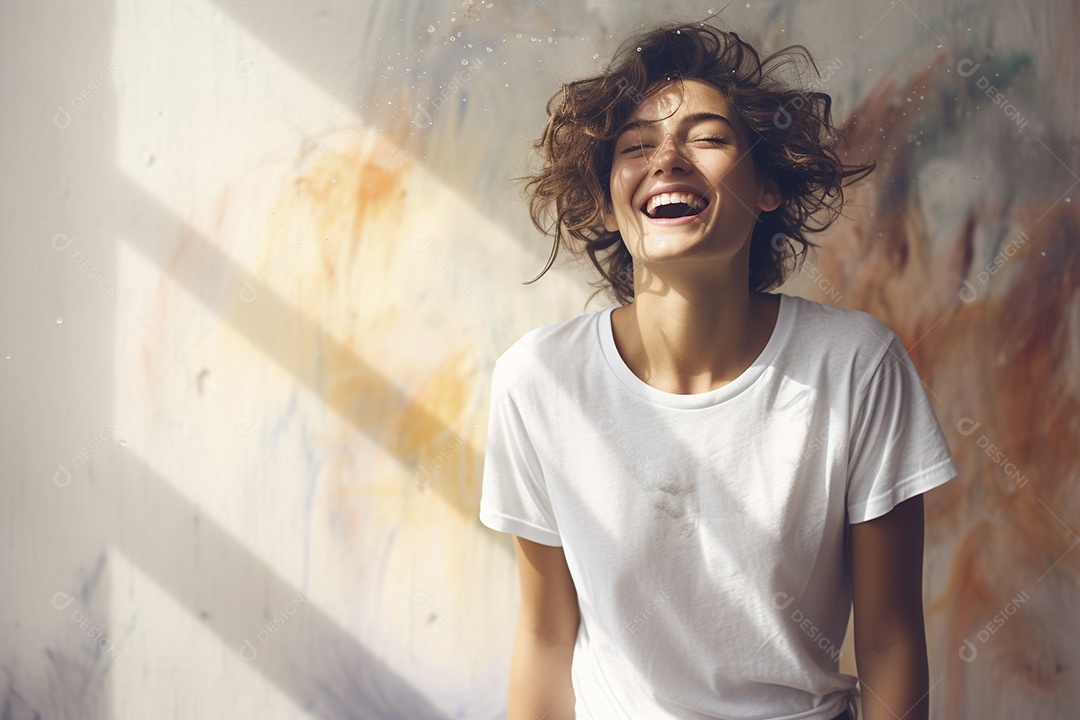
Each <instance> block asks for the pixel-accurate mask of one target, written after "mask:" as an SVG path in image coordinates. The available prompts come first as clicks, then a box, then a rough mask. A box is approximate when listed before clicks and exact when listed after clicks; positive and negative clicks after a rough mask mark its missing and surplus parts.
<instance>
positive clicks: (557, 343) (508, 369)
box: [495, 309, 606, 381]
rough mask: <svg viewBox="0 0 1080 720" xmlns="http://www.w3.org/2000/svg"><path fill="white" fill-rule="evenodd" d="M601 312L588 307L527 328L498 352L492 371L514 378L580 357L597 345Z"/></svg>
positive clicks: (550, 369)
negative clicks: (580, 311) (570, 315)
mask: <svg viewBox="0 0 1080 720" xmlns="http://www.w3.org/2000/svg"><path fill="white" fill-rule="evenodd" d="M604 312H606V309H603V310H592V311H589V312H585V313H581V314H579V315H576V316H574V317H571V318H569V319H567V320H562V321H559V322H554V323H548V324H546V325H540V326H538V327H534V328H532V329H531V330H528V331H527V332H525V333H524V334H522V335H521V336H520V337H519V338H518V339H517V340H515V341H514V342H513V343H512V344H511V345H510V347H508V348H507V349H506V350H504V351H503V353H502V354H501V355H499V357H498V358H497V359H496V361H495V368H496V371H497V372H500V373H502V374H503V376H504V377H505V378H506V379H508V380H515V381H517V380H520V379H521V377H522V376H524V375H528V374H533V373H535V372H536V371H538V370H541V369H546V370H547V371H548V372H550V371H552V370H553V369H555V368H558V367H565V366H567V365H573V364H575V363H578V362H580V361H582V360H583V359H584V358H585V356H586V355H587V354H589V353H591V352H595V351H596V350H597V349H598V348H599V338H598V336H597V333H596V330H597V327H598V325H597V320H598V319H599V317H600V315H601V313H604Z"/></svg>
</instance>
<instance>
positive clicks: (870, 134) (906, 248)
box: [819, 56, 1080, 718]
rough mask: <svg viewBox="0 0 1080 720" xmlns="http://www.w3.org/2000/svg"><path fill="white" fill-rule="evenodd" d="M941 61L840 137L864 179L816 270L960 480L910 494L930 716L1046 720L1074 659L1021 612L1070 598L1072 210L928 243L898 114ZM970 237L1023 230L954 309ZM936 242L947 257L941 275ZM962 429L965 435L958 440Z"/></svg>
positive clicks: (991, 206)
mask: <svg viewBox="0 0 1080 720" xmlns="http://www.w3.org/2000/svg"><path fill="white" fill-rule="evenodd" d="M942 58H943V56H939V58H938V59H937V61H936V62H935V63H932V64H931V68H928V69H925V70H922V71H920V72H919V73H918V74H916V75H915V76H914V77H913V79H912V80H911V82H910V83H908V84H907V86H905V87H897V85H896V84H895V83H894V82H893V81H892V80H889V81H887V82H885V83H883V84H882V86H881V87H880V88H879V89H878V90H877V91H876V92H875V93H873V94H872V95H870V96H869V97H867V99H866V100H865V102H864V103H862V105H861V106H860V107H859V108H858V109H857V111H856V113H855V117H857V118H858V120H857V121H853V122H852V123H850V124H849V125H848V126H846V127H844V128H843V130H844V132H845V133H847V138H848V139H847V147H846V148H845V149H844V150H843V151H842V152H841V153H840V155H841V158H842V159H843V160H844V161H845V162H849V163H852V162H863V161H865V160H866V159H867V158H871V159H875V160H877V161H878V169H877V171H876V172H875V173H874V174H872V175H871V176H870V177H869V178H868V180H867V181H865V183H864V184H863V185H862V186H857V187H856V188H853V189H851V190H846V191H845V197H846V199H847V200H848V202H849V205H848V206H846V208H845V215H847V216H848V217H850V218H851V220H850V221H849V222H846V223H844V224H841V225H838V230H837V231H836V232H834V233H830V234H829V235H828V238H827V240H826V241H824V242H823V243H822V245H823V247H822V249H821V251H820V252H819V256H820V258H821V266H822V269H823V270H822V272H823V274H824V275H825V276H826V277H828V278H829V280H830V282H832V283H833V284H835V285H837V286H838V287H839V289H840V290H841V291H842V292H843V298H844V304H845V305H848V306H851V307H856V308H859V309H862V310H866V311H868V312H870V313H872V314H874V315H875V316H876V317H878V318H880V319H881V320H882V321H884V322H885V323H887V324H888V325H889V326H890V327H892V328H893V329H894V330H896V332H897V333H898V334H899V335H900V338H901V340H902V341H903V342H904V345H905V347H907V348H908V350H909V352H910V354H911V357H912V360H913V362H914V363H915V365H916V367H917V368H918V370H919V373H920V375H921V377H922V379H923V381H924V382H925V383H926V384H927V387H928V394H929V396H930V398H931V401H932V402H933V403H934V406H935V410H936V412H937V413H938V418H939V420H940V422H941V425H942V429H943V430H944V432H945V434H946V437H947V439H948V441H949V445H950V447H951V449H952V451H953V454H954V456H955V458H956V461H957V464H958V465H959V467H960V476H959V477H958V478H956V479H955V480H953V481H952V482H950V483H947V484H946V485H945V486H943V487H941V488H937V489H935V490H932V491H930V492H929V493H927V494H926V495H925V502H926V518H927V530H926V540H927V552H928V554H931V553H940V554H947V553H951V563H950V565H949V571H948V576H947V580H946V581H945V583H944V586H943V587H937V586H933V587H932V586H928V587H926V589H925V590H926V595H927V597H928V598H930V601H929V602H928V603H927V605H926V610H927V614H928V617H929V616H930V615H933V614H941V616H942V617H944V619H945V623H946V625H945V627H946V630H945V637H944V650H943V651H944V652H945V656H944V657H942V658H941V659H940V661H939V662H938V663H936V664H937V665H938V666H940V667H944V668H945V669H946V673H947V674H946V677H945V682H943V683H942V684H941V685H938V686H937V689H936V690H935V693H944V694H945V695H946V699H945V703H944V706H945V708H946V717H948V718H963V717H969V716H971V713H972V712H977V711H976V710H973V708H974V705H973V703H983V702H986V703H990V704H991V705H992V704H993V703H994V702H1005V701H1007V700H1008V701H1009V702H1011V703H1013V705H1011V706H1015V707H1026V708H1028V709H1030V711H1031V712H1030V715H1031V716H1032V717H1037V716H1047V717H1050V716H1054V715H1055V713H1054V709H1055V708H1060V707H1061V706H1062V703H1067V702H1070V699H1072V700H1075V689H1074V688H1075V686H1076V682H1077V680H1076V673H1075V671H1074V670H1072V668H1074V667H1076V666H1077V660H1078V659H1080V658H1078V655H1080V649H1078V648H1076V647H1075V644H1074V643H1067V644H1064V645H1058V646H1050V647H1047V646H1046V645H1039V644H1036V643H1035V642H1034V641H1033V638H1037V637H1054V636H1055V632H1056V627H1057V625H1058V623H1059V620H1058V619H1056V618H1053V617H1045V616H1043V617H1040V616H1038V615H1036V614H1034V611H1033V610H1032V607H1033V606H1034V605H1035V601H1036V600H1038V601H1043V602H1045V603H1047V604H1048V605H1049V606H1053V605H1054V603H1053V602H1051V601H1052V600H1054V598H1055V597H1056V595H1055V593H1061V592H1064V591H1063V590H1062V588H1068V587H1072V588H1075V587H1076V586H1077V583H1078V582H1080V547H1078V548H1077V549H1073V546H1074V544H1075V543H1076V542H1077V538H1076V536H1075V535H1074V534H1073V533H1074V532H1078V531H1080V507H1078V506H1077V503H1076V502H1075V493H1076V487H1075V483H1076V475H1075V466H1076V452H1075V449H1073V448H1074V446H1075V442H1076V438H1077V436H1078V435H1080V399H1078V398H1077V396H1076V391H1075V388H1076V382H1075V379H1074V377H1075V374H1076V373H1077V368H1076V365H1075V362H1076V356H1075V354H1073V355H1070V354H1069V353H1070V348H1075V347H1076V346H1077V344H1078V343H1080V338H1078V337H1076V335H1077V332H1078V326H1077V324H1076V323H1075V320H1074V319H1070V315H1069V312H1070V308H1072V307H1073V306H1074V303H1075V298H1076V297H1077V292H1078V291H1080V251H1078V249H1077V246H1076V241H1075V238H1076V237H1080V219H1078V213H1077V209H1076V203H1075V202H1074V203H1072V204H1071V205H1067V204H1065V203H1063V202H1062V203H1060V204H1056V205H1055V204H1054V203H1056V202H1057V201H1058V195H1059V193H1057V192H1048V193H1047V195H1048V196H1047V197H1046V198H1045V199H1042V200H1041V201H1040V202H1034V203H1028V204H1026V205H1025V204H1023V203H1022V202H1019V201H1018V203H1017V205H1012V206H1009V214H1008V215H1006V216H1004V217H1003V211H1002V204H1001V202H1000V198H996V197H994V198H986V199H985V200H984V205H983V206H981V207H978V206H977V207H974V208H972V209H971V210H970V216H969V217H968V220H967V222H966V223H964V224H963V225H962V226H961V227H962V230H961V231H960V233H959V234H958V236H957V237H955V238H933V242H931V239H930V238H928V237H927V236H926V229H925V226H924V225H923V214H922V209H921V208H920V207H918V205H917V204H916V201H915V199H914V198H913V197H909V193H908V188H910V187H912V182H911V181H912V178H913V177H914V172H913V168H912V163H913V159H912V158H913V157H914V155H915V152H914V147H913V145H912V144H911V143H909V142H908V137H909V136H910V135H911V134H913V121H914V119H915V118H916V116H917V115H916V113H914V112H910V113H908V115H907V116H906V117H905V116H902V115H901V114H900V113H899V112H897V110H898V109H899V108H903V107H904V105H905V104H906V103H905V98H907V97H913V96H914V97H918V96H919V95H920V94H923V95H926V96H927V97H933V96H935V95H936V94H937V93H938V92H939V91H938V90H937V89H936V88H935V86H934V81H933V73H934V72H935V71H938V72H941V69H940V67H939V68H935V67H934V65H943V64H944V63H943V61H942ZM974 80H975V78H972V82H974ZM909 107H910V106H909ZM991 111H997V109H996V108H991ZM942 132H943V134H944V132H945V131H942ZM931 141H932V140H931ZM1047 162H1053V160H1052V158H1048V160H1047ZM1006 182H1008V183H1010V184H1011V186H1010V190H1011V193H1010V194H1011V195H1012V196H1013V197H1023V195H1024V188H1023V186H1022V183H1023V182H1024V180H1023V179H1019V180H1018V179H1016V178H1007V179H1006ZM988 185H989V183H988ZM912 195H913V194H912ZM1051 196H1052V197H1051ZM848 208H850V209H848ZM965 210H966V208H965ZM871 212H873V213H874V217H871V215H870V213H871ZM982 223H986V224H989V225H991V226H993V225H996V224H1001V225H1004V226H1005V227H1009V228H1010V231H1009V232H1010V235H1009V236H1010V237H1017V236H1018V235H1019V234H1020V233H1021V232H1023V233H1024V234H1025V235H1026V238H1027V240H1026V243H1025V244H1023V245H1022V246H1020V247H1018V248H1016V249H1015V250H1016V251H1015V252H1013V253H1011V254H1010V256H1009V257H1008V259H1007V262H1006V265H1005V266H1004V267H1003V268H1002V270H1001V271H1000V272H998V273H996V274H994V275H993V276H992V277H991V278H990V279H989V280H988V281H986V282H985V283H980V284H979V286H978V297H977V299H976V300H975V301H974V302H971V303H964V302H962V301H961V299H960V297H959V291H960V290H961V288H962V281H963V280H964V279H965V278H974V276H975V275H976V273H977V272H978V271H979V270H980V269H982V268H980V267H970V265H971V264H972V256H973V253H972V243H973V241H974V238H975V237H976V236H977V232H978V230H979V227H978V226H979V225H980V224H982ZM990 234H991V235H992V234H993V229H992V228H991V230H990ZM983 236H985V234H984V235H983ZM935 244H936V245H937V246H938V247H939V248H940V247H945V250H946V252H945V255H944V257H945V258H946V260H945V261H944V262H941V260H940V259H938V258H940V257H942V254H941V252H940V250H939V251H938V252H937V254H936V256H935V253H934V252H933V247H934V245H935ZM995 253H996V251H995ZM983 262H984V263H985V260H983ZM1072 312H1074V313H1075V312H1076V310H1072ZM1072 352H1074V353H1075V351H1072ZM965 419H968V424H967V425H964V426H963V427H964V432H962V431H961V423H962V422H963V421H965ZM972 423H978V425H977V426H974V429H970V428H971V427H972V425H971V424H972ZM998 452H1000V455H999V454H998ZM1018 478H1026V480H1023V481H1022V480H1020V479H1018ZM1055 516H1056V517H1055ZM1020 592H1024V593H1026V595H1027V596H1029V597H1030V598H1031V601H1032V602H1031V603H1029V604H1027V605H1024V606H1022V607H1021V608H1020V609H1019V610H1018V611H1017V612H1016V613H1015V614H1012V615H1010V616H1009V617H1008V619H1007V621H1006V622H1005V624H1004V625H1003V626H1001V627H1000V628H996V629H995V632H993V633H987V635H988V639H987V641H986V642H985V644H983V643H981V642H979V641H978V639H977V633H978V632H979V631H980V629H985V628H986V625H987V623H988V622H992V621H993V619H994V618H995V616H996V615H997V614H999V613H1001V612H1002V610H1003V608H1005V607H1006V606H1007V604H1008V603H1009V602H1010V601H1011V600H1012V599H1013V598H1015V597H1016V596H1017V594H1018V593H1020ZM1066 602H1067V601H1065V600H1062V603H1066ZM965 639H967V640H969V641H973V642H974V643H975V645H976V646H977V647H978V651H979V655H978V658H977V659H976V660H975V661H972V662H970V663H967V662H964V661H963V660H962V659H961V658H960V655H959V651H960V649H961V647H962V646H963V643H964V641H965ZM931 647H932V648H933V647H935V645H934V644H933V643H931ZM934 679H936V678H931V680H934ZM1006 679H1007V682H1006ZM1005 693H1012V694H1011V695H1006V694H1005ZM1016 693H1020V694H1019V695H1017V694H1016Z"/></svg>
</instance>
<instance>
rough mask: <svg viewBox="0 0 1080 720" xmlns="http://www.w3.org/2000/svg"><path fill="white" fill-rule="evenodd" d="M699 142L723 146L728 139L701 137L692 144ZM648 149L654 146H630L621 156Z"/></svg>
mask: <svg viewBox="0 0 1080 720" xmlns="http://www.w3.org/2000/svg"><path fill="white" fill-rule="evenodd" d="M698 141H705V142H711V143H713V144H715V145H721V144H723V143H726V142H727V138H724V137H700V138H695V139H694V140H692V141H691V142H698ZM647 147H653V146H652V145H648V144H645V143H643V144H641V145H630V146H629V147H627V148H625V149H623V151H622V153H620V154H622V155H626V154H628V153H632V152H637V151H639V150H643V149H645V148H647Z"/></svg>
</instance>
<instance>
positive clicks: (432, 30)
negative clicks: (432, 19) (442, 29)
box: [427, 25, 435, 33]
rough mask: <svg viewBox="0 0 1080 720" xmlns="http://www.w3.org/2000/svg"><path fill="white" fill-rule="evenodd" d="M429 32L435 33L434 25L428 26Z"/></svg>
mask: <svg viewBox="0 0 1080 720" xmlns="http://www.w3.org/2000/svg"><path fill="white" fill-rule="evenodd" d="M427 31H428V32H429V33H433V32H435V26H434V25H428V26H427Z"/></svg>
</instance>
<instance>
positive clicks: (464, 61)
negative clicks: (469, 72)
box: [461, 60, 469, 65]
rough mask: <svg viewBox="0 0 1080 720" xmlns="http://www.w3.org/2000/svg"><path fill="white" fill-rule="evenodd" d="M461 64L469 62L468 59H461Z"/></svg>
mask: <svg viewBox="0 0 1080 720" xmlns="http://www.w3.org/2000/svg"><path fill="white" fill-rule="evenodd" d="M461 64H462V65H468V64H469V61H468V60H462V61H461Z"/></svg>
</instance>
